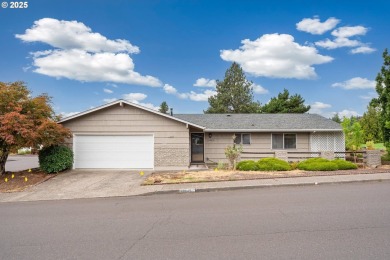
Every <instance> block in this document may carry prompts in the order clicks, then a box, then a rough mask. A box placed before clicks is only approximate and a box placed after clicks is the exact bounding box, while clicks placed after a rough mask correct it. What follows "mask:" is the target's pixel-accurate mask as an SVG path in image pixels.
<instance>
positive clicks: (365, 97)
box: [359, 92, 378, 100]
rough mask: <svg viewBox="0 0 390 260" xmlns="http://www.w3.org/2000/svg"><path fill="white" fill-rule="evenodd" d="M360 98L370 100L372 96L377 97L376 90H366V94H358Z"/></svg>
mask: <svg viewBox="0 0 390 260" xmlns="http://www.w3.org/2000/svg"><path fill="white" fill-rule="evenodd" d="M359 97H360V98H361V99H364V100H371V99H373V98H377V97H378V93H376V92H368V93H367V95H364V96H359Z"/></svg>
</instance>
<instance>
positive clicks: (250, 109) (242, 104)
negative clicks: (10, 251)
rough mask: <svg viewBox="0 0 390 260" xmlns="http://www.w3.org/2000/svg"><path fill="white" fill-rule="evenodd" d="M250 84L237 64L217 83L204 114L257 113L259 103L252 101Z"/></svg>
mask: <svg viewBox="0 0 390 260" xmlns="http://www.w3.org/2000/svg"><path fill="white" fill-rule="evenodd" d="M252 84H253V83H252V82H251V81H248V80H247V79H246V77H245V74H244V72H243V70H242V68H241V67H240V65H238V64H237V63H235V62H233V64H232V65H231V67H230V68H229V69H228V70H227V71H226V73H225V78H224V79H223V81H219V80H218V81H217V87H216V91H217V94H216V95H214V96H211V97H209V105H210V107H209V108H208V109H207V110H205V111H204V113H210V114H216V113H259V112H260V108H261V107H260V103H259V102H255V101H253V90H252Z"/></svg>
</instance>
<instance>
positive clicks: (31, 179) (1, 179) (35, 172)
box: [0, 168, 56, 193]
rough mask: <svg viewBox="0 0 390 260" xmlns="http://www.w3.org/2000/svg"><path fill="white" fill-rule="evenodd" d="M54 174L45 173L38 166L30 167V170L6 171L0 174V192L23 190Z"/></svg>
mask: <svg viewBox="0 0 390 260" xmlns="http://www.w3.org/2000/svg"><path fill="white" fill-rule="evenodd" d="M12 175H13V178H12ZM54 176H56V174H46V173H44V172H42V171H41V170H40V169H39V168H35V169H31V172H29V171H28V170H25V171H20V172H6V174H5V175H0V193H5V192H18V191H23V190H25V189H27V188H28V187H31V186H34V185H38V184H40V183H42V182H44V181H46V180H48V179H50V178H52V177H54ZM6 179H7V181H6Z"/></svg>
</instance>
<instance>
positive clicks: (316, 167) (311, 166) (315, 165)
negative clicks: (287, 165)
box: [298, 158, 338, 171]
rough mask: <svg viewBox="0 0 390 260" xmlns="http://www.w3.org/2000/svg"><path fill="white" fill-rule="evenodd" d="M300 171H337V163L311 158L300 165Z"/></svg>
mask: <svg viewBox="0 0 390 260" xmlns="http://www.w3.org/2000/svg"><path fill="white" fill-rule="evenodd" d="M298 169H300V170H305V171H337V170H338V166H337V164H336V163H334V162H332V161H329V160H327V159H324V158H310V159H307V160H305V161H302V162H300V163H299V164H298Z"/></svg>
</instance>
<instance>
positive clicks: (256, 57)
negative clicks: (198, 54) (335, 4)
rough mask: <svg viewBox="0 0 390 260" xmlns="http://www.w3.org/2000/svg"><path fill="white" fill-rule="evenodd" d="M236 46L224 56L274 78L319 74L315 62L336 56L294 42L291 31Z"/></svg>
mask: <svg viewBox="0 0 390 260" xmlns="http://www.w3.org/2000/svg"><path fill="white" fill-rule="evenodd" d="M241 43H242V46H241V47H240V48H239V49H236V50H222V51H221V55H220V56H221V58H222V59H223V60H225V61H235V62H237V63H239V64H240V65H241V67H242V68H243V70H244V71H245V72H247V73H250V74H252V75H254V76H263V77H273V78H297V79H310V78H315V77H316V76H317V74H316V73H315V69H314V67H313V65H315V64H323V63H327V62H330V61H332V60H333V58H332V57H330V56H324V55H320V54H319V53H318V51H317V49H316V48H315V47H312V46H302V45H299V44H298V43H296V42H294V37H293V36H291V35H289V34H277V33H275V34H265V35H263V36H261V37H260V38H258V39H256V40H254V41H251V40H249V39H245V40H242V41H241Z"/></svg>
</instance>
